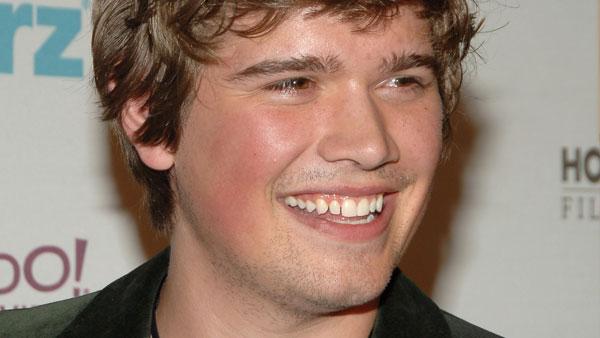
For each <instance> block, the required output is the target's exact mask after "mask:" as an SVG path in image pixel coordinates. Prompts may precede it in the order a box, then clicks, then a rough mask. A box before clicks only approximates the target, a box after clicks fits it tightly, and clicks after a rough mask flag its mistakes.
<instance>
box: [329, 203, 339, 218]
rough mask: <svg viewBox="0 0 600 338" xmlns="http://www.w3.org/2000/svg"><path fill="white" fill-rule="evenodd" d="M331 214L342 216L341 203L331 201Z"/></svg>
mask: <svg viewBox="0 0 600 338" xmlns="http://www.w3.org/2000/svg"><path fill="white" fill-rule="evenodd" d="M329 212H330V213H332V214H333V215H339V214H340V203H339V202H338V201H336V200H333V201H331V203H329Z"/></svg>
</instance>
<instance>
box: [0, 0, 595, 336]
mask: <svg viewBox="0 0 600 338" xmlns="http://www.w3.org/2000/svg"><path fill="white" fill-rule="evenodd" d="M481 9H482V11H483V14H484V16H485V17H486V18H487V23H486V30H487V31H488V32H486V33H484V34H482V35H481V36H480V37H479V42H482V43H483V47H482V48H481V49H480V53H481V55H482V57H483V59H484V62H482V61H478V62H476V63H477V64H478V65H477V67H476V69H475V68H474V67H472V68H473V70H472V71H471V72H470V73H469V74H468V76H467V79H466V80H467V81H466V88H465V92H464V99H463V105H464V110H465V115H466V117H465V119H464V120H463V121H462V122H460V125H459V126H458V127H457V130H456V145H455V146H454V147H453V148H454V149H453V157H452V159H451V160H450V161H449V162H448V163H446V164H445V165H443V166H442V167H441V168H440V174H439V177H438V179H437V181H438V182H437V186H436V189H435V192H434V193H435V195H434V197H433V200H432V205H431V209H430V211H429V213H428V215H427V216H426V219H425V222H424V224H423V226H422V229H421V230H420V232H419V233H418V235H417V236H416V238H415V241H414V243H413V245H412V246H411V248H410V249H409V252H408V253H407V255H406V257H405V259H404V261H403V263H402V267H403V269H404V270H405V272H406V273H407V274H409V275H410V276H411V277H413V279H414V280H415V281H416V282H417V283H418V284H419V285H420V286H421V287H422V288H423V289H424V290H425V291H426V292H428V293H429V294H430V295H432V296H433V298H434V299H435V300H436V301H437V302H438V304H439V305H440V306H441V307H443V308H444V309H446V310H448V311H450V312H453V313H455V314H457V315H459V316H461V317H463V318H465V319H467V320H469V321H472V322H474V323H477V324H479V325H481V326H483V327H486V328H488V329H490V330H492V331H495V332H497V333H499V334H502V335H504V336H508V337H600V146H599V140H600V114H599V108H598V92H599V88H598V78H599V68H598V64H599V53H598V41H599V36H598V11H599V9H598V2H597V1H596V0H581V1H577V2H568V3H567V2H566V1H560V0H528V1H525V0H520V1H516V0H508V1H504V0H503V1H486V2H485V3H484V4H483V5H482V8H481ZM89 14H90V13H89V1H87V0H83V1H68V0H52V1H50V0H45V1H42V0H38V1H7V0H0V140H1V142H0V309H2V308H6V309H12V308H15V307H25V306H32V305H34V304H41V303H45V302H48V301H53V300H58V299H62V298H67V297H71V296H73V295H74V294H81V293H85V292H89V291H94V290H98V289H100V288H102V287H103V286H104V285H106V284H107V283H108V282H110V281H112V280H114V279H115V278H117V277H118V276H120V275H122V274H124V273H126V272H127V271H129V270H130V269H132V268H133V267H135V266H136V265H138V264H139V263H140V262H142V261H143V260H144V259H146V258H147V257H149V256H151V255H152V254H153V253H155V252H157V250H159V249H160V247H161V245H163V244H164V241H163V240H161V239H159V238H157V237H156V236H155V235H153V234H152V233H151V232H150V231H148V229H147V228H146V227H145V223H146V220H145V218H144V217H143V216H136V215H138V214H139V213H138V212H137V211H138V210H139V206H138V204H137V203H138V201H137V196H138V195H139V190H137V188H135V187H132V186H131V182H130V180H129V178H128V177H127V175H126V174H125V173H124V167H123V164H122V162H121V160H120V158H119V155H118V153H117V152H116V150H115V147H114V146H113V145H112V142H113V141H112V140H111V138H110V136H109V133H108V132H107V130H106V126H105V125H103V124H102V123H101V122H100V121H99V119H98V117H97V109H96V108H95V106H94V100H95V98H94V96H93V95H92V90H91V85H90V83H91V81H90V76H91V74H90V72H91V63H90V52H89V40H90V25H89ZM496 28H499V29H498V30H495V31H492V30H494V29H496Z"/></svg>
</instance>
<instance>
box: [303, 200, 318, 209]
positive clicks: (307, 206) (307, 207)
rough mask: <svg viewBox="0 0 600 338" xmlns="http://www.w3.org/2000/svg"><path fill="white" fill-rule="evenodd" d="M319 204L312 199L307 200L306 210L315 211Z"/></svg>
mask: <svg viewBox="0 0 600 338" xmlns="http://www.w3.org/2000/svg"><path fill="white" fill-rule="evenodd" d="M316 208H317V206H316V205H315V204H314V203H313V202H312V201H306V211H308V212H313V211H315V209H316Z"/></svg>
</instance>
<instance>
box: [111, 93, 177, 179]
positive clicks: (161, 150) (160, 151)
mask: <svg viewBox="0 0 600 338" xmlns="http://www.w3.org/2000/svg"><path fill="white" fill-rule="evenodd" d="M145 101H146V98H144V97H142V98H139V99H135V100H129V101H128V102H127V103H126V104H125V107H124V109H123V112H122V114H121V126H122V127H123V130H124V131H125V134H127V137H128V138H129V141H130V142H131V144H133V146H134V147H135V150H136V151H137V153H138V155H139V156H140V159H141V160H142V162H144V164H145V165H146V166H148V167H149V168H151V169H154V170H159V171H160V170H168V169H170V168H171V167H172V166H173V164H174V163H175V154H174V153H173V152H172V151H171V150H170V149H169V148H167V147H166V146H165V145H164V144H159V145H147V144H141V143H139V142H138V141H137V138H136V135H137V131H138V130H139V129H140V128H141V127H142V125H143V124H144V122H146V119H147V118H148V109H147V108H146V107H145V106H144V103H145Z"/></svg>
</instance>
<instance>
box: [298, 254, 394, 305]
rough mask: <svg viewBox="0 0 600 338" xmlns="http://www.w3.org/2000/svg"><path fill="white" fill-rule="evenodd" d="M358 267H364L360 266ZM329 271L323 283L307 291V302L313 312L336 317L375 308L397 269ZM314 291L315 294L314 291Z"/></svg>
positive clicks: (319, 282) (317, 283) (322, 279)
mask: <svg viewBox="0 0 600 338" xmlns="http://www.w3.org/2000/svg"><path fill="white" fill-rule="evenodd" d="M356 265H360V263H358V262H357V264H356ZM356 265H355V266H354V267H352V268H351V269H349V270H345V271H340V272H337V271H336V272H332V271H328V272H326V273H325V274H324V275H325V276H322V277H323V278H321V279H320V280H313V281H312V282H313V283H314V284H313V285H312V286H308V285H307V286H308V288H305V291H308V292H306V293H305V296H306V301H307V303H308V304H309V306H310V307H311V308H312V312H318V313H335V312H341V311H344V310H348V309H354V308H358V307H361V306H364V305H368V304H371V303H373V302H375V304H377V300H378V298H379V296H380V295H381V293H382V292H383V290H384V289H385V287H386V286H387V284H388V283H389V281H390V278H391V275H392V272H393V270H394V266H390V267H389V268H386V269H376V268H374V269H365V268H364V267H365V266H366V265H362V267H363V269H360V267H358V266H356ZM310 289H312V290H310Z"/></svg>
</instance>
